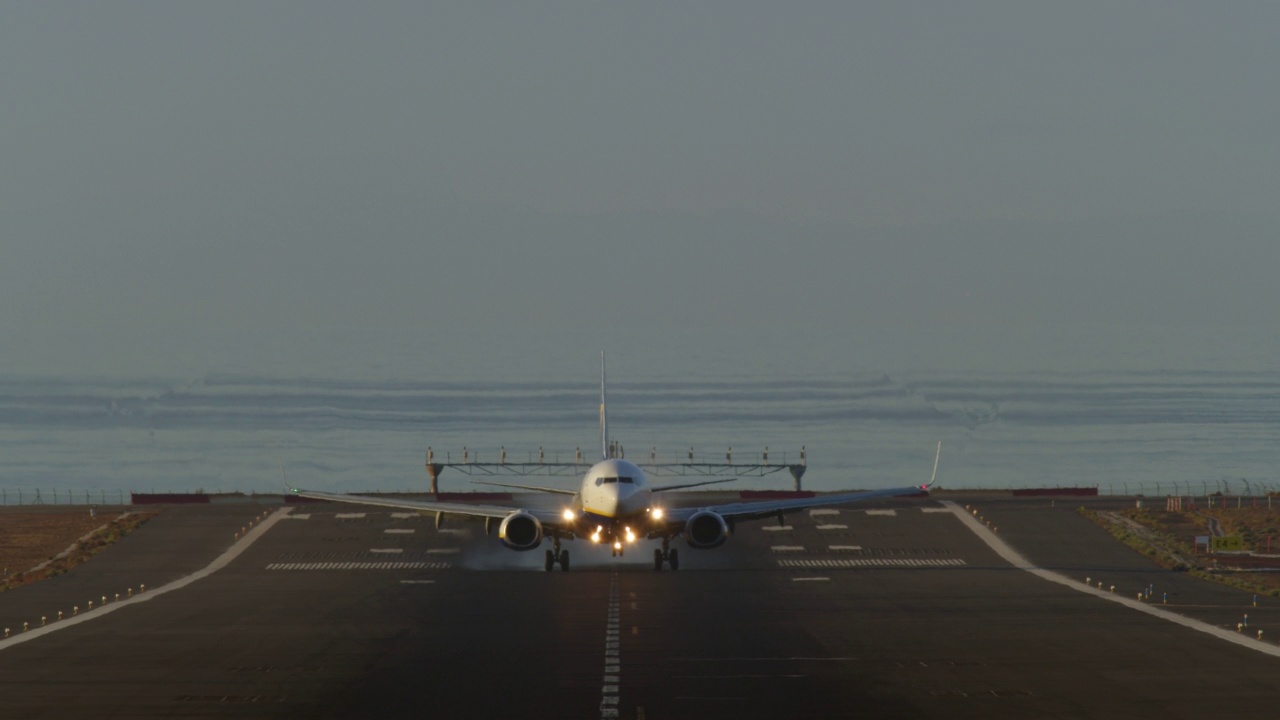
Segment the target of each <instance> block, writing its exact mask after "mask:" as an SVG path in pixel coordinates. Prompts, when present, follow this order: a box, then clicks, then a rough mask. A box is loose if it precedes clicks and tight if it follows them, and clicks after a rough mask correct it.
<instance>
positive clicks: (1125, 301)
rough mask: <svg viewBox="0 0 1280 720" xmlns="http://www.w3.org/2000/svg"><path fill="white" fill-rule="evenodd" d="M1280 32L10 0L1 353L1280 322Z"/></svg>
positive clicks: (922, 13)
mask: <svg viewBox="0 0 1280 720" xmlns="http://www.w3.org/2000/svg"><path fill="white" fill-rule="evenodd" d="M1278 21H1280V8H1278V7H1277V6H1276V5H1275V4H1273V3H1246V2H1241V3H1231V4H1230V5H1227V6H1222V5H1211V4H1206V3H1193V2H1173V1H1170V2H1096V3H1094V2H1072V3H1025V2H966V3H924V2H884V3H875V2H866V3H847V2H832V3H764V2H759V3H757V2H702V3H684V2H647V3H600V2H585V3H580V2H546V3H513V2H512V3H490V2H476V1H468V2H458V3H446V2H439V3H417V2H404V3H390V2H366V3H347V2H324V1H322V0H309V1H308V2H271V3H260V2H229V1H219V2H194V1H193V2H183V3H171V2H108V3H103V2H39V3H36V2H31V3H16V2H14V3H4V4H0V219H2V220H3V225H2V226H0V372H2V373H7V374H12V373H18V374H21V373H41V372H55V371H57V372H88V373H99V374H111V373H129V372H159V373H165V372H174V373H181V372H196V373H198V372H200V371H218V370H225V369H228V368H230V369H235V370H248V371H252V370H253V369H255V368H261V367H277V368H278V367H297V366H298V365H299V364H300V363H305V362H314V361H316V358H317V357H321V358H323V357H328V355H329V354H331V353H333V354H339V353H340V354H342V355H343V356H344V357H345V358H348V359H349V361H347V362H345V363H339V364H336V365H334V366H333V367H332V368H331V371H332V372H335V373H357V374H358V373H362V372H373V373H378V372H384V373H393V372H398V370H397V369H396V367H398V366H394V365H386V366H382V365H379V364H378V363H379V362H387V361H386V360H385V358H387V357H391V356H413V355H415V354H422V353H424V352H426V351H428V350H430V349H432V348H443V347H444V345H446V344H449V345H451V346H453V347H450V348H449V349H448V350H447V351H444V350H442V352H444V353H449V357H451V358H453V363H454V365H452V366H450V365H449V364H448V363H445V364H444V365H440V366H439V367H442V368H443V367H458V366H460V365H463V364H465V363H467V361H468V360H467V359H468V357H476V356H481V355H484V354H490V353H508V354H510V355H512V356H513V357H518V356H519V354H520V353H522V352H541V353H542V354H543V355H544V357H543V363H542V364H545V362H546V358H547V357H554V356H555V355H554V353H553V352H552V350H551V349H550V348H552V347H553V346H563V345H565V344H570V345H573V346H574V348H575V351H576V350H578V349H582V351H583V352H582V353H581V354H582V355H583V357H584V358H585V359H584V367H589V366H590V365H591V364H592V362H593V361H592V360H591V359H590V358H591V357H592V356H593V353H588V352H586V349H587V348H579V347H578V346H579V345H581V344H582V340H581V338H582V337H584V335H585V336H586V337H588V338H590V337H591V334H592V333H596V336H597V337H609V336H618V337H622V336H625V337H628V338H631V339H632V340H631V341H632V342H634V343H636V345H637V346H643V347H646V348H652V347H654V346H657V347H671V346H675V345H679V344H687V343H690V342H691V339H693V340H692V342H695V343H696V342H698V341H699V339H701V340H702V341H704V342H706V344H708V345H712V344H719V345H720V346H721V347H723V348H724V349H723V350H722V351H721V354H720V355H717V356H716V357H719V358H727V357H741V356H743V355H749V354H750V353H751V352H754V351H753V350H751V349H750V347H749V345H750V342H749V341H750V339H751V338H753V337H754V338H757V339H758V338H760V337H762V336H775V335H776V336H779V337H781V336H783V335H785V336H786V337H787V338H788V340H787V342H788V343H789V347H794V348H795V350H794V352H793V357H803V355H804V353H805V352H810V353H817V352H823V350H822V349H821V348H823V347H826V348H827V350H826V352H834V350H833V349H832V348H834V347H835V346H832V345H830V343H828V344H827V345H825V346H824V345H823V342H824V340H829V339H830V338H833V337H836V338H844V339H846V340H847V339H848V338H850V337H860V336H867V337H876V338H878V339H881V340H883V339H884V338H893V337H907V336H911V338H912V339H911V340H910V341H909V342H908V341H904V342H903V344H902V345H901V347H900V348H899V349H898V350H897V352H898V354H899V355H901V356H906V355H909V354H910V353H909V350H908V348H910V347H915V343H917V342H918V338H919V336H920V335H927V334H928V333H936V332H939V331H940V330H939V329H942V330H941V331H944V332H946V333H949V334H953V335H958V336H964V337H970V336H973V337H979V336H982V337H985V336H988V335H990V334H991V333H996V334H997V335H999V334H1000V333H1001V332H1004V333H1005V334H1004V335H1002V337H1006V338H1014V339H1015V342H1016V338H1018V337H1022V336H1021V335H1019V334H1018V333H1019V332H1021V331H1020V330H1017V329H1019V328H1027V327H1034V328H1039V329H1040V330H1041V331H1042V332H1043V333H1045V334H1047V335H1049V336H1052V337H1058V338H1060V337H1062V333H1061V332H1060V331H1059V329H1060V328H1080V327H1090V328H1104V330H1099V331H1098V332H1097V333H1092V332H1086V333H1084V334H1083V335H1080V334H1078V333H1079V331H1076V330H1073V331H1071V332H1073V333H1076V334H1072V335H1070V337H1071V338H1073V340H1072V343H1073V344H1072V345H1071V346H1072V347H1073V348H1074V352H1078V353H1081V354H1083V355H1089V354H1091V352H1092V351H1094V350H1097V351H1102V350H1104V349H1108V350H1109V351H1114V347H1113V346H1112V345H1107V346H1106V348H1104V347H1103V345H1104V344H1105V343H1110V342H1114V339H1115V338H1117V337H1119V338H1124V337H1131V336H1133V335H1134V334H1135V333H1136V334H1142V333H1144V332H1145V333H1147V334H1148V335H1149V334H1150V332H1151V331H1150V329H1151V328H1162V329H1161V330H1160V331H1159V332H1158V333H1157V335H1158V336H1159V337H1161V338H1166V339H1168V342H1170V343H1173V344H1174V345H1175V346H1176V344H1177V343H1178V342H1179V340H1178V338H1179V337H1180V336H1179V335H1178V333H1177V332H1176V329H1177V328H1183V327H1202V328H1203V327H1215V326H1233V327H1240V328H1245V329H1249V330H1250V331H1251V332H1253V331H1256V332H1257V333H1258V334H1266V333H1268V331H1271V332H1270V334H1274V330H1275V327H1276V325H1277V321H1276V318H1275V312H1274V308H1276V307H1280V283H1277V282H1276V278H1275V273H1276V268H1280V243H1277V242H1276V241H1275V235H1276V228H1277V227H1278V225H1277V221H1278V220H1280V203H1277V202H1276V198H1277V197H1280V192H1278V191H1280V142H1277V136H1276V133H1275V128H1276V127H1280V92H1277V91H1278V90H1280V87H1278V83H1277V80H1276V77H1277V74H1276V68H1277V67H1278V66H1280V62H1278V61H1280V45H1277V44H1276V43H1275V41H1274V40H1275V28H1276V27H1278V26H1280V22H1278ZM1168 328H1173V329H1175V330H1169V329H1168ZM1006 331H1007V332H1006ZM895 333H900V335H895ZM913 333H914V335H913ZM475 337H483V338H485V340H483V341H474V342H472V341H469V340H467V339H466V338H475ZM1170 338H1171V339H1170ZM529 339H534V340H533V345H532V349H531V346H530V344H529V343H528V342H527V341H528V340H529ZM886 342H889V343H890V344H892V342H893V341H892V340H887V341H886ZM1027 342H1029V343H1030V342H1032V341H1031V340H1027ZM539 343H540V344H539ZM587 344H588V348H590V349H592V350H594V349H595V348H594V346H592V345H591V344H590V340H588V341H587ZM1081 344H1082V345H1083V347H1080V346H1081ZM459 345H460V346H461V347H457V346H459ZM338 346H341V350H340V351H339V349H338ZM686 346H687V345H686ZM806 348H807V349H806ZM815 348H816V349H815ZM658 356H659V354H658V353H656V352H655V353H654V357H655V358H656V357H658ZM375 357H377V358H382V359H380V360H374V359H373V358H375ZM1227 359H1228V360H1229V359H1230V358H1227ZM1188 362H1190V361H1188ZM441 372H444V371H443V370H442V371H441Z"/></svg>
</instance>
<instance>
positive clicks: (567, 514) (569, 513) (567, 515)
mask: <svg viewBox="0 0 1280 720" xmlns="http://www.w3.org/2000/svg"><path fill="white" fill-rule="evenodd" d="M576 517H577V515H574V514H573V510H571V509H569V508H565V509H564V519H565V520H568V521H569V522H573V520H574V518H576Z"/></svg>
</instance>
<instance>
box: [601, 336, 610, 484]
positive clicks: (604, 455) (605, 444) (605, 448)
mask: <svg viewBox="0 0 1280 720" xmlns="http://www.w3.org/2000/svg"><path fill="white" fill-rule="evenodd" d="M600 459H601V460H608V459H609V418H608V416H607V415H605V412H604V351H603V350H601V351H600Z"/></svg>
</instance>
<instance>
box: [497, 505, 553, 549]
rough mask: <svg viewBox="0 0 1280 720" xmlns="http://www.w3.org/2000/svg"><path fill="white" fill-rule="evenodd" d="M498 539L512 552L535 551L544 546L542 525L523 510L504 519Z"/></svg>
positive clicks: (499, 529)
mask: <svg viewBox="0 0 1280 720" xmlns="http://www.w3.org/2000/svg"><path fill="white" fill-rule="evenodd" d="M498 539H499V540H501V541H502V544H503V545H506V546H507V547H509V548H511V549H512V550H533V549H534V548H536V547H538V546H539V545H541V544H542V523H540V522H538V518H536V517H534V516H532V515H530V514H529V513H527V512H525V511H523V510H517V511H515V512H513V513H511V514H510V515H508V516H506V517H505V518H503V519H502V524H501V525H499V526H498Z"/></svg>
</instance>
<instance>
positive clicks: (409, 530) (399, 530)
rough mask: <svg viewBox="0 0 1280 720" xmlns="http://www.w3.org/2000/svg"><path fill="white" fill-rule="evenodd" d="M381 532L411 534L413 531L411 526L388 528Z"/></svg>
mask: <svg viewBox="0 0 1280 720" xmlns="http://www.w3.org/2000/svg"><path fill="white" fill-rule="evenodd" d="M382 532H384V533H386V534H387V535H412V534H413V533H414V532H415V531H414V529H413V528H388V529H386V530H383V531H382Z"/></svg>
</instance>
